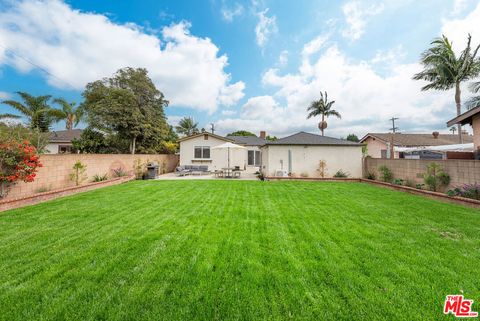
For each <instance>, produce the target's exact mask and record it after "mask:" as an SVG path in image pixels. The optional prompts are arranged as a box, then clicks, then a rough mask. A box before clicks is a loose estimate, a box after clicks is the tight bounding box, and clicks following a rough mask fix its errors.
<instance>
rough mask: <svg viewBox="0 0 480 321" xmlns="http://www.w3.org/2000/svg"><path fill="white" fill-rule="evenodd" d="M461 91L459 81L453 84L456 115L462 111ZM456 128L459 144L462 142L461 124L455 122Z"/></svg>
mask: <svg viewBox="0 0 480 321" xmlns="http://www.w3.org/2000/svg"><path fill="white" fill-rule="evenodd" d="M460 95H461V91H460V83H457V84H456V85H455V104H456V105H457V116H459V115H460V114H461V113H462V102H461V99H460ZM457 128H458V141H459V142H460V144H463V137H462V125H461V124H457Z"/></svg>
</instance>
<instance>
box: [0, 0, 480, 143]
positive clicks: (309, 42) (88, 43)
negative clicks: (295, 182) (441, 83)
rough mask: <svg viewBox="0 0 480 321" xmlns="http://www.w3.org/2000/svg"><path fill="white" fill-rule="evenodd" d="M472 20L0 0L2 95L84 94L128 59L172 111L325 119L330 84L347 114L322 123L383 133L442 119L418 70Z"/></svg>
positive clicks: (432, 5) (292, 122)
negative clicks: (438, 42) (432, 49)
mask: <svg viewBox="0 0 480 321" xmlns="http://www.w3.org/2000/svg"><path fill="white" fill-rule="evenodd" d="M478 21H480V2H479V1H473V0H443V1H434V0H425V1H411V0H386V1H363V0H346V1H303V0H302V1H267V0H265V1H260V0H257V1H227V0H223V1H222V0H210V1H161V2H160V1H153V0H149V1H126V0H123V1H116V0H103V1H96V0H82V1H65V2H62V1H60V0H45V1H40V0H35V1H34V0H25V1H10V0H3V1H2V0H0V45H1V46H0V98H1V99H7V98H8V99H16V98H17V96H16V95H15V92H16V91H27V92H30V93H32V94H35V95H40V94H51V95H53V96H54V97H65V98H67V99H69V100H72V101H76V102H81V92H82V89H83V87H84V86H85V84H86V83H88V82H90V81H94V80H96V79H100V78H102V77H106V76H110V75H111V74H113V72H115V71H116V70H117V69H119V68H121V67H126V66H133V67H146V68H147V69H148V70H149V72H150V76H151V77H152V79H153V80H154V82H155V84H156V85H157V87H158V88H159V89H160V90H161V91H162V92H164V93H165V95H166V96H167V99H169V100H170V101H171V104H170V106H169V107H168V108H167V110H166V113H167V115H168V117H169V121H170V122H171V123H172V124H175V122H176V121H177V120H178V119H179V118H180V117H182V116H193V117H194V118H195V119H196V120H197V121H198V122H199V124H200V127H207V126H208V124H209V123H210V122H213V123H215V125H216V127H217V129H218V131H219V132H220V133H222V134H225V133H227V132H230V131H233V130H238V129H247V130H251V131H254V132H258V131H260V130H266V131H267V132H268V133H270V134H275V135H286V134H290V133H293V132H295V131H299V130H305V131H309V132H318V129H317V128H316V123H317V122H318V120H314V119H310V120H307V119H306V118H305V116H306V111H305V109H306V107H307V106H308V103H309V102H310V101H311V100H313V99H316V98H318V96H319V94H318V93H319V91H327V92H328V93H329V97H331V99H334V100H335V101H336V103H335V109H337V110H338V111H339V112H340V113H341V114H342V119H341V120H339V119H329V121H328V123H329V128H328V129H327V131H326V133H327V135H330V136H334V137H345V136H346V135H347V134H348V133H351V132H352V133H356V134H357V135H359V136H361V135H363V134H365V133H366V132H375V131H377V132H378V131H380V132H385V131H388V128H389V125H390V124H389V122H388V118H390V117H392V116H396V117H399V118H400V120H399V121H398V126H399V127H400V128H401V130H402V131H403V132H431V131H433V130H440V131H442V132H447V131H448V129H447V128H446V127H445V123H446V121H447V120H449V119H450V118H452V117H453V116H454V115H455V108H454V104H453V93H452V92H451V91H449V92H433V91H432V92H421V91H420V90H419V89H420V87H421V86H422V83H421V82H418V81H413V80H411V77H412V75H413V74H414V73H415V72H418V71H419V70H420V68H421V67H420V66H419V65H418V58H419V55H420V53H421V52H422V51H423V50H424V49H425V48H426V47H427V46H428V44H429V42H430V41H431V40H432V38H434V37H437V36H439V35H441V34H442V33H445V34H446V35H447V36H448V37H449V38H451V39H452V40H453V41H454V46H455V47H456V49H457V50H460V49H461V48H462V46H463V45H464V43H465V41H466V36H467V33H468V32H470V33H472V35H473V37H474V42H475V43H478V42H479V40H480V31H479V29H478ZM468 95H469V93H468V90H467V88H466V86H465V88H464V98H467V97H468ZM0 109H1V112H2V113H3V112H12V110H11V109H10V108H9V107H7V106H6V105H0ZM63 126H64V124H62V123H59V124H56V125H55V128H56V129H61V128H62V127H63Z"/></svg>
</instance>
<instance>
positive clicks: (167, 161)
mask: <svg viewBox="0 0 480 321" xmlns="http://www.w3.org/2000/svg"><path fill="white" fill-rule="evenodd" d="M137 160H140V162H141V164H146V163H147V162H149V161H155V162H157V163H158V164H159V165H160V166H161V167H163V169H164V171H166V172H171V171H173V170H174V169H175V166H176V165H177V163H178V156H176V155H125V154H50V155H42V156H41V157H40V162H41V163H42V165H43V167H41V168H40V169H39V171H38V173H37V177H36V178H35V181H34V182H32V183H23V182H20V183H18V184H16V185H14V186H13V188H12V189H11V190H10V192H9V194H8V195H7V197H6V198H5V199H12V198H18V197H25V196H29V195H32V194H35V193H38V192H39V191H40V189H42V190H45V189H46V190H55V189H59V188H65V187H69V186H74V185H75V184H74V182H72V181H71V180H70V174H71V173H72V167H73V164H75V162H77V161H80V162H82V163H83V164H85V165H86V166H87V169H86V175H87V179H86V180H85V181H84V182H90V181H91V180H92V178H93V176H94V175H96V174H98V175H103V174H108V175H109V177H112V170H113V169H117V168H119V167H121V168H123V169H124V170H125V171H126V172H128V173H130V174H132V173H133V169H134V167H133V166H134V163H135V162H136V161H137Z"/></svg>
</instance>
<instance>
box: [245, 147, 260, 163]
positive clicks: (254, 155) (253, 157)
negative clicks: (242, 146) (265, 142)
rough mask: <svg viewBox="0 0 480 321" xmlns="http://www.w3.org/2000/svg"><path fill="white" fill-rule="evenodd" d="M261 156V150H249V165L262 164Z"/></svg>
mask: <svg viewBox="0 0 480 321" xmlns="http://www.w3.org/2000/svg"><path fill="white" fill-rule="evenodd" d="M260 163H261V156H260V151H259V150H249V151H248V165H249V166H260Z"/></svg>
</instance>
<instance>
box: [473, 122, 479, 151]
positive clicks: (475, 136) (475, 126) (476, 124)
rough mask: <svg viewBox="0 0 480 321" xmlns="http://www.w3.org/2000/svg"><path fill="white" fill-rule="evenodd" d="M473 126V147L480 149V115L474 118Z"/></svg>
mask: <svg viewBox="0 0 480 321" xmlns="http://www.w3.org/2000/svg"><path fill="white" fill-rule="evenodd" d="M472 127H473V147H474V150H476V151H477V150H480V115H478V114H477V115H475V116H474V117H473V120H472Z"/></svg>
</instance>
